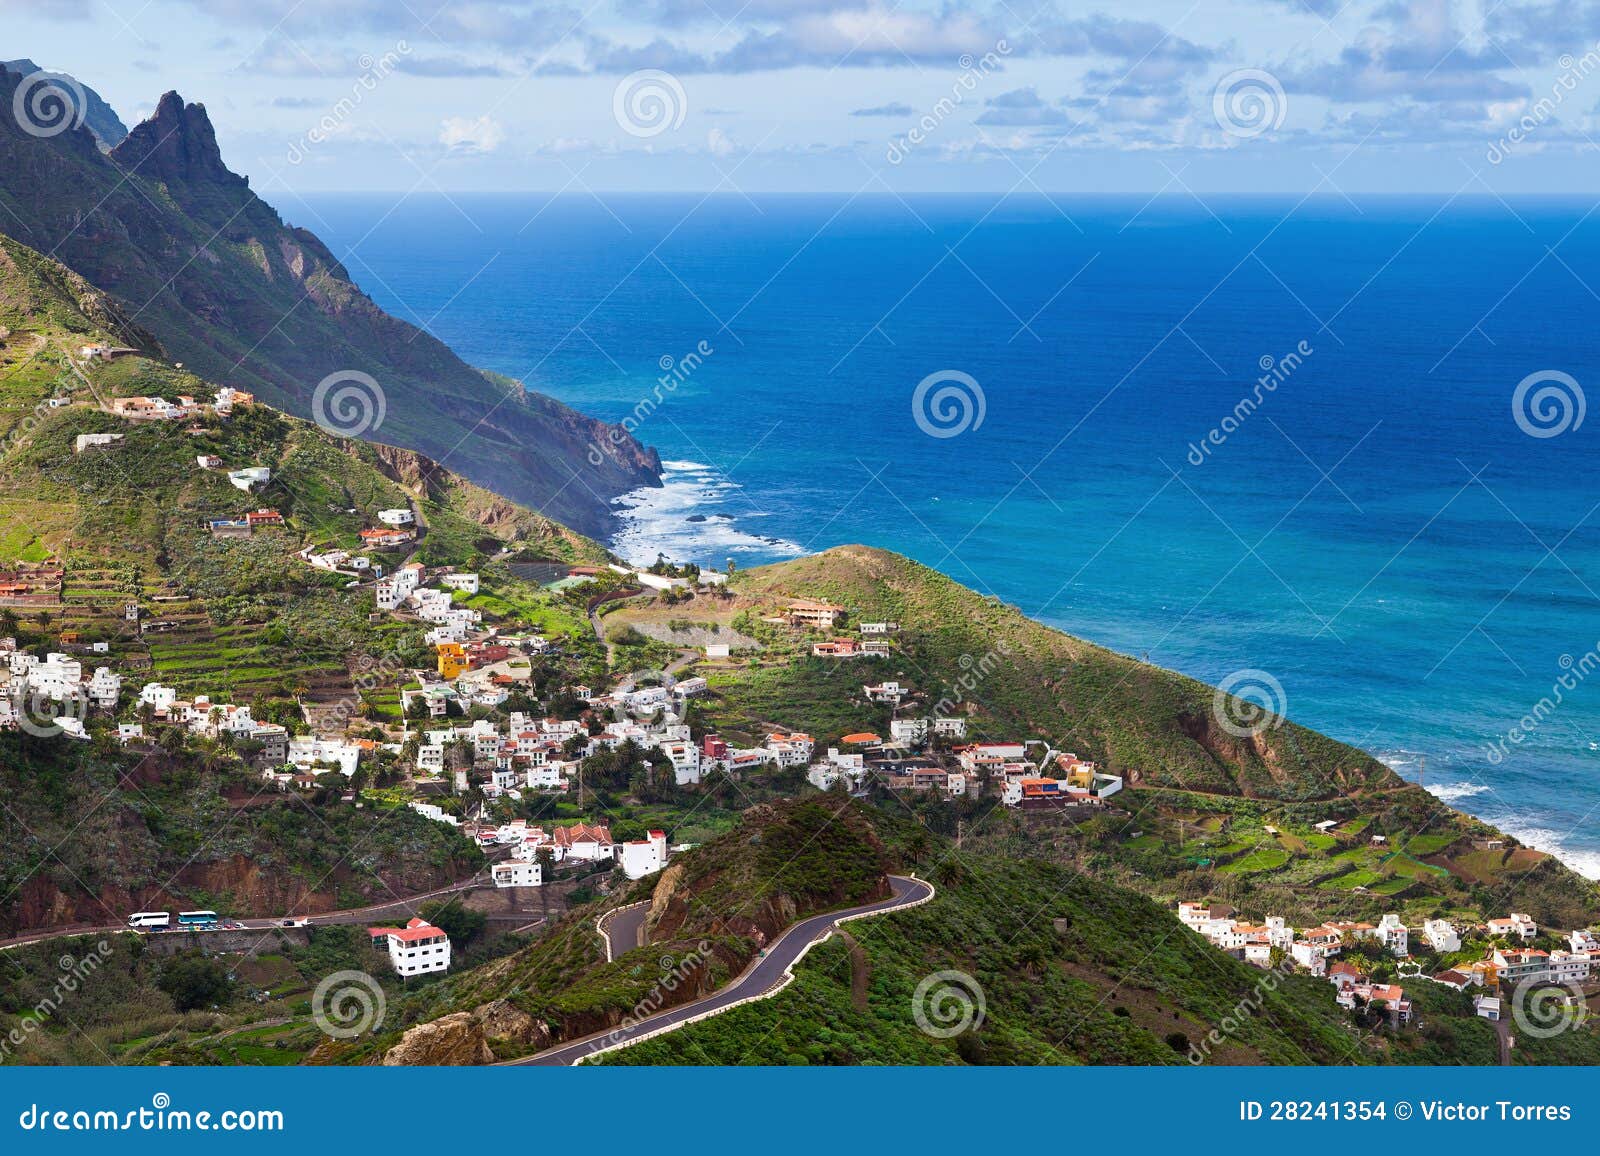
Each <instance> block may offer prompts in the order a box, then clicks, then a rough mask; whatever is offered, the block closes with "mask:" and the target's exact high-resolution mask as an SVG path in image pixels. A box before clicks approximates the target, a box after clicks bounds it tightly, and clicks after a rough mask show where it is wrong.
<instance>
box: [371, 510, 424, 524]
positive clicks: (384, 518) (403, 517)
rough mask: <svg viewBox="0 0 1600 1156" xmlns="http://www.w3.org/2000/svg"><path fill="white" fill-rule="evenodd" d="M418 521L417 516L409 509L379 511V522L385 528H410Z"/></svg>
mask: <svg viewBox="0 0 1600 1156" xmlns="http://www.w3.org/2000/svg"><path fill="white" fill-rule="evenodd" d="M416 520H417V516H416V515H415V514H414V513H412V512H411V510H410V509H409V508H404V509H396V510H379V511H378V521H380V522H382V523H383V524H384V525H385V526H410V525H412V524H413V523H415V522H416Z"/></svg>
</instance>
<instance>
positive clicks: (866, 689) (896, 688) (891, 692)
mask: <svg viewBox="0 0 1600 1156" xmlns="http://www.w3.org/2000/svg"><path fill="white" fill-rule="evenodd" d="M861 692H862V693H863V694H865V695H866V696H867V699H868V700H869V701H871V702H886V703H889V704H890V705H891V706H897V705H899V703H900V700H901V699H903V698H905V696H906V693H907V692H906V688H905V687H903V686H901V685H900V684H899V683H898V682H892V681H891V682H880V683H878V684H877V685H876V686H863V687H862V688H861ZM921 721H922V724H923V733H924V734H926V733H927V722H928V720H927V719H923V720H921Z"/></svg>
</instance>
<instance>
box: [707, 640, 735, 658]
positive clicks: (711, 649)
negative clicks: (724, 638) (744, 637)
mask: <svg viewBox="0 0 1600 1156" xmlns="http://www.w3.org/2000/svg"><path fill="white" fill-rule="evenodd" d="M728 653H729V647H728V644H727V643H726V642H712V643H708V644H707V646H706V657H707V658H727V657H728Z"/></svg>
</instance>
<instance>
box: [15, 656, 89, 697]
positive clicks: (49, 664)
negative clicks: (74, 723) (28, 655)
mask: <svg viewBox="0 0 1600 1156" xmlns="http://www.w3.org/2000/svg"><path fill="white" fill-rule="evenodd" d="M82 683H83V664H82V663H80V662H79V661H78V660H77V659H76V658H73V657H72V656H71V655H70V654H60V653H52V654H49V655H46V656H45V660H44V661H43V662H41V663H40V664H39V665H38V666H36V667H34V668H33V670H32V671H30V672H29V674H28V686H29V688H30V689H32V690H33V691H35V692H36V693H38V694H42V695H45V696H47V697H49V698H54V699H71V698H77V697H78V694H79V692H80V689H81V687H82Z"/></svg>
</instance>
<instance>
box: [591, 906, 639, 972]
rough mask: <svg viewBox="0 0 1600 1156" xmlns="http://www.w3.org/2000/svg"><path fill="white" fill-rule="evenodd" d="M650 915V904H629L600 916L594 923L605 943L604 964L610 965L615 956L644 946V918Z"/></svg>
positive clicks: (614, 908)
mask: <svg viewBox="0 0 1600 1156" xmlns="http://www.w3.org/2000/svg"><path fill="white" fill-rule="evenodd" d="M649 914H650V904H649V903H648V902H645V903H630V904H628V906H626V907H613V908H612V909H611V910H610V911H608V912H606V913H605V914H604V915H602V916H601V917H600V919H599V921H598V922H597V923H596V927H598V928H599V931H600V935H601V937H602V938H604V939H605V941H606V962H607V963H610V962H611V961H612V960H613V959H616V958H617V956H619V955H623V954H625V953H627V952H630V951H632V950H633V949H634V948H636V947H642V946H644V937H643V935H642V934H641V933H642V931H643V930H644V921H645V917H646V916H647V915H649Z"/></svg>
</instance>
